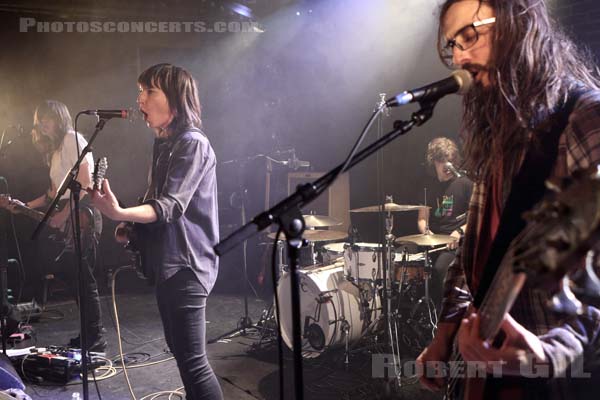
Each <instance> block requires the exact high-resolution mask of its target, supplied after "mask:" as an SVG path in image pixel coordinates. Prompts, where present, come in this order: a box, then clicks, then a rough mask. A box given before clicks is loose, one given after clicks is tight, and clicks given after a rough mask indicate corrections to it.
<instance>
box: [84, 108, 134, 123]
mask: <svg viewBox="0 0 600 400" xmlns="http://www.w3.org/2000/svg"><path fill="white" fill-rule="evenodd" d="M82 114H86V115H93V116H95V117H98V118H102V119H111V118H124V119H128V120H129V121H135V120H137V119H139V117H140V115H141V113H140V111H138V110H136V109H133V108H128V109H123V110H85V111H82Z"/></svg>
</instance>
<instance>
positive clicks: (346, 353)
mask: <svg viewBox="0 0 600 400" xmlns="http://www.w3.org/2000/svg"><path fill="white" fill-rule="evenodd" d="M342 334H343V335H344V342H345V343H344V365H345V366H346V368H348V366H349V365H350V347H349V339H350V338H349V336H350V324H349V323H348V321H346V320H345V319H344V320H343V321H342Z"/></svg>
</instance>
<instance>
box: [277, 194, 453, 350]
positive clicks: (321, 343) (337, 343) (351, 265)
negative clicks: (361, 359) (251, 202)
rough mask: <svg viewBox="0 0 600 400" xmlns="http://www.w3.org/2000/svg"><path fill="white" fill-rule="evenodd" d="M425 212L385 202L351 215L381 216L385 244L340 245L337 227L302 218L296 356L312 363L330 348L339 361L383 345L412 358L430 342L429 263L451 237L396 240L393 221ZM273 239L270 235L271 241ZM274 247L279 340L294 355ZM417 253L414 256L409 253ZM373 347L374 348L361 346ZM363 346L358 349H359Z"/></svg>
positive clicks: (285, 287)
mask: <svg viewBox="0 0 600 400" xmlns="http://www.w3.org/2000/svg"><path fill="white" fill-rule="evenodd" d="M424 208H426V207H425V206H420V205H399V204H395V203H393V201H392V199H391V198H390V197H388V198H387V199H386V203H385V205H384V206H373V207H363V208H358V209H354V210H350V211H351V212H354V213H372V214H375V213H384V214H385V220H386V224H385V229H386V232H385V243H383V244H382V243H361V242H353V241H351V240H350V241H344V240H345V239H347V237H348V235H347V234H346V232H342V231H336V230H329V229H323V228H334V227H336V226H339V225H341V223H340V222H339V221H337V220H335V219H333V218H331V217H328V216H320V215H305V216H304V220H305V223H306V227H307V229H306V231H305V234H304V238H305V239H307V241H308V245H307V246H306V247H305V248H304V249H305V251H306V256H301V266H302V268H301V269H300V270H299V275H300V278H299V282H300V283H299V291H300V303H301V304H300V313H301V321H300V324H301V326H302V343H303V345H302V351H303V356H304V357H305V358H316V357H319V356H321V355H322V354H324V353H326V352H328V351H332V350H333V349H335V348H344V349H345V359H346V362H348V359H349V357H348V355H349V353H350V352H351V351H354V350H355V349H360V348H361V347H360V343H369V345H370V344H372V343H374V342H375V343H378V344H383V345H389V347H388V349H391V351H392V352H393V354H394V355H395V356H397V357H400V353H401V352H402V353H403V354H407V351H408V352H409V353H410V355H411V356H414V355H416V354H418V352H420V350H422V349H423V348H424V347H425V346H426V345H427V344H428V343H429V341H430V340H431V338H432V336H433V332H434V330H435V328H436V324H437V320H436V310H435V304H434V302H433V301H432V299H431V298H430V295H429V281H430V278H431V271H432V266H431V262H430V255H431V254H432V253H433V252H436V251H440V250H444V249H447V245H448V244H450V243H452V242H454V240H455V239H454V238H453V237H452V236H449V235H435V234H420V235H410V236H403V237H399V238H395V237H394V236H393V235H392V234H391V231H392V228H393V214H394V213H396V212H405V211H415V210H420V209H424ZM269 237H270V238H272V239H274V238H275V234H270V235H269ZM277 246H278V249H279V251H278V254H279V256H278V259H279V261H278V265H277V266H276V267H277V272H278V274H279V275H278V276H279V278H278V282H277V297H278V304H279V315H280V328H281V336H282V339H283V341H284V342H285V343H286V345H287V346H288V347H289V348H290V349H291V348H292V331H291V327H292V321H291V317H290V315H291V303H290V298H291V293H290V291H291V288H290V283H289V280H290V278H289V274H288V272H287V266H286V265H285V263H284V260H285V257H283V248H284V247H285V246H284V244H283V243H282V242H281V241H279V242H278V243H277ZM408 248H411V249H414V248H418V249H419V251H420V252H419V253H409V251H408ZM366 339H372V340H366ZM363 340H364V341H363Z"/></svg>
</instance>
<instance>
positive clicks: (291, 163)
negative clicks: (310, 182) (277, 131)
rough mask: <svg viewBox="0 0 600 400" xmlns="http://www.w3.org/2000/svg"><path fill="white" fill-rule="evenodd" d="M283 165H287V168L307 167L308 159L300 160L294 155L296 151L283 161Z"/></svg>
mask: <svg viewBox="0 0 600 400" xmlns="http://www.w3.org/2000/svg"><path fill="white" fill-rule="evenodd" d="M283 165H287V166H288V167H289V168H291V169H293V170H297V169H298V168H308V167H310V161H302V160H299V159H298V157H296V152H295V151H293V152H292V156H291V157H290V158H289V159H288V160H287V161H284V162H283Z"/></svg>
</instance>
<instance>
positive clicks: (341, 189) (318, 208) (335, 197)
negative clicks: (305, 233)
mask: <svg viewBox="0 0 600 400" xmlns="http://www.w3.org/2000/svg"><path fill="white" fill-rule="evenodd" d="M323 175H324V172H290V173H288V195H289V194H291V193H293V192H294V191H295V190H296V187H297V186H298V185H301V184H303V183H308V182H313V181H315V180H316V179H319V178H320V177H321V176H323ZM302 213H303V214H311V213H312V214H317V215H329V216H330V217H332V218H335V219H337V220H338V221H340V222H341V223H342V225H338V226H333V227H331V228H329V229H332V230H336V231H344V232H346V231H348V227H349V226H350V178H349V175H348V173H345V174H342V175H341V176H340V177H339V178H338V179H337V180H336V181H335V183H334V184H333V186H331V187H329V188H328V189H327V191H326V192H325V193H323V194H321V196H319V197H317V198H316V199H315V200H314V201H313V202H312V203H310V204H308V205H307V206H306V207H304V208H303V209H302Z"/></svg>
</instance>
